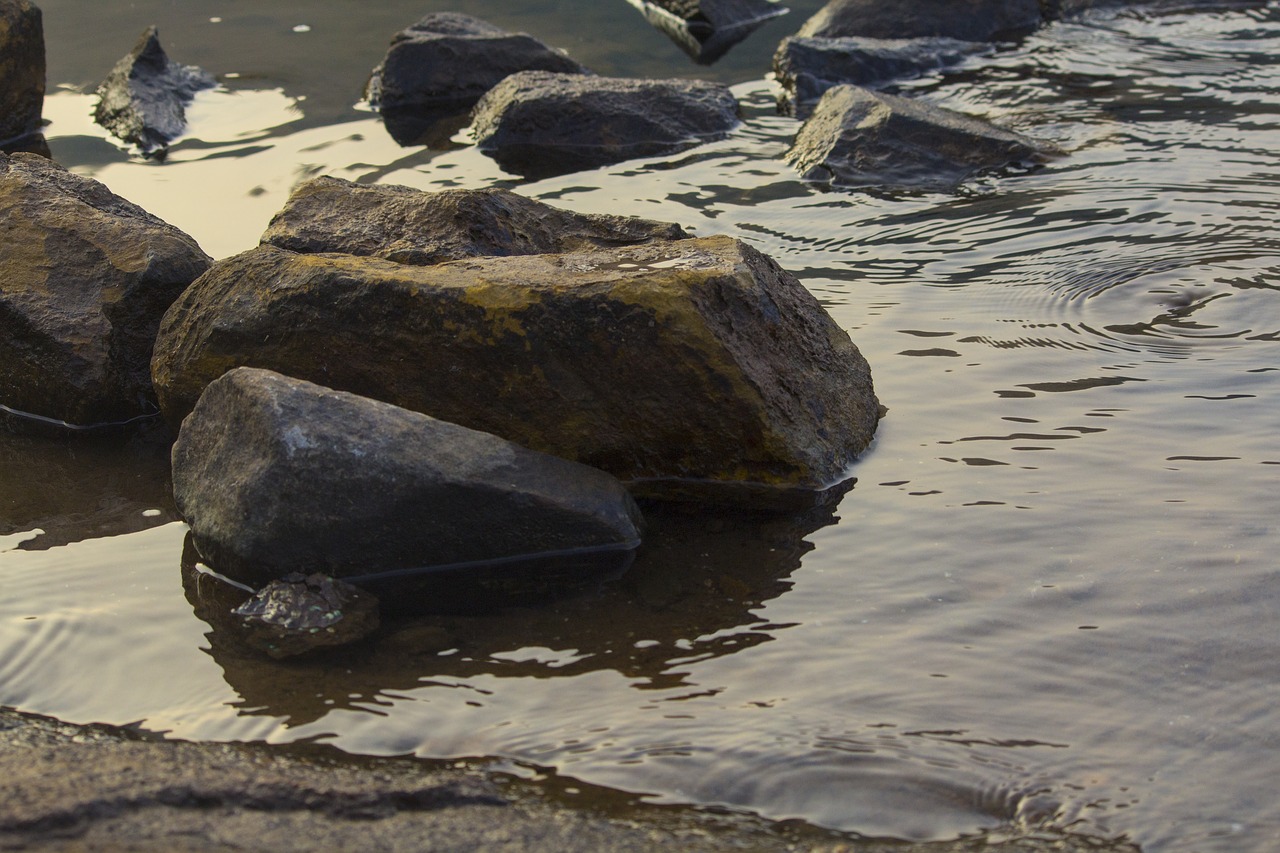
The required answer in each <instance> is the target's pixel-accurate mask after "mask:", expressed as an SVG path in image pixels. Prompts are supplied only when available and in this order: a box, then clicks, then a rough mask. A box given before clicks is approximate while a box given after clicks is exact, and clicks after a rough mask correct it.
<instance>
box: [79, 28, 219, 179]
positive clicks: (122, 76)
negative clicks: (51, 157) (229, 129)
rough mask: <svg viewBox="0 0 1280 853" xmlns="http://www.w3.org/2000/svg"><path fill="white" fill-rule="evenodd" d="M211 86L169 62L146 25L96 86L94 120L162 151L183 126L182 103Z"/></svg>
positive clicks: (201, 75)
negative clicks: (135, 41)
mask: <svg viewBox="0 0 1280 853" xmlns="http://www.w3.org/2000/svg"><path fill="white" fill-rule="evenodd" d="M214 85H216V82H215V81H214V79H213V78H212V77H210V76H209V75H208V74H206V73H205V72H204V71H201V70H200V69H199V68H196V67H195V66H194V65H179V64H178V63H176V62H172V61H171V60H170V59H169V57H168V55H167V54H165V52H164V48H163V47H161V46H160V36H159V32H158V31H157V30H156V28H155V27H148V28H147V29H146V30H145V31H144V32H143V33H142V37H141V38H139V39H138V43H137V44H136V45H134V47H133V50H131V51H129V53H128V54H127V55H126V56H125V57H124V58H122V59H121V60H120V61H119V62H117V63H116V66H115V67H114V68H112V69H111V73H110V74H108V75H107V79H106V80H104V81H102V84H101V85H100V86H98V92H97V94H98V106H97V107H96V108H95V109H94V111H93V119H94V121H96V122H97V123H98V124H100V125H102V126H103V127H105V128H106V129H107V130H108V131H110V132H111V133H112V134H114V135H115V136H117V137H119V138H120V139H122V140H124V141H125V142H128V143H131V144H134V145H137V146H138V148H139V150H140V151H141V152H142V153H143V154H145V155H147V156H156V157H159V156H163V152H165V151H166V150H167V148H168V145H169V143H170V142H172V141H173V140H175V139H177V138H178V137H179V136H181V135H182V134H183V133H185V132H186V129H187V105H188V104H190V103H191V100H192V98H194V97H195V95H196V93H197V92H199V91H201V90H202V89H209V88H211V87H213V86H214Z"/></svg>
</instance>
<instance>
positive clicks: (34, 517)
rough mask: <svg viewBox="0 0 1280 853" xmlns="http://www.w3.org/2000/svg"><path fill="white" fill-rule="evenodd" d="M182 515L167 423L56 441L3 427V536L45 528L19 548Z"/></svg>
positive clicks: (58, 542)
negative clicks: (176, 502) (157, 427)
mask: <svg viewBox="0 0 1280 853" xmlns="http://www.w3.org/2000/svg"><path fill="white" fill-rule="evenodd" d="M177 517H178V516H177V510H175V509H174V506H173V496H172V490H171V489H170V487H169V453H168V438H167V435H166V434H164V431H163V430H162V429H161V430H152V431H142V432H138V433H136V434H134V435H133V436H131V437H119V436H115V437H109V438H87V437H82V436H72V437H67V438H64V439H62V440H57V439H52V440H51V439H50V438H48V437H43V436H28V435H18V434H12V433H9V432H6V431H4V429H3V428H0V536H7V535H11V534H15V533H26V532H29V531H35V530H40V531H42V532H41V533H40V534H39V535H37V536H35V537H33V538H30V539H28V540H26V541H25V542H23V543H22V544H21V545H19V546H18V547H20V548H23V549H25V550H41V549H45V548H53V547H55V546H58V545H65V544H67V543H70V542H79V541H82V540H85V539H97V538H102V537H106V536H119V535H122V534H125V533H135V532H137V531H140V530H146V529H148V528H151V527H156V526H158V525H160V524H165V523H167V522H170V521H174V520H175V519H177Z"/></svg>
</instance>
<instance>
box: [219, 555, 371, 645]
mask: <svg viewBox="0 0 1280 853" xmlns="http://www.w3.org/2000/svg"><path fill="white" fill-rule="evenodd" d="M231 615H232V616H234V617H236V618H238V619H239V621H240V627H241V633H242V635H243V639H244V642H245V643H247V644H248V645H250V646H252V647H254V648H256V649H258V650H260V651H262V652H264V653H265V654H267V655H268V656H270V657H272V658H277V659H280V658H291V657H297V656H298V655H302V654H306V653H308V652H313V651H316V650H318V649H325V648H330V647H332V646H345V645H348V644H350V643H355V642H358V641H360V640H363V639H364V638H365V637H367V636H369V635H370V634H372V633H373V632H374V631H376V630H378V625H379V624H380V619H379V613H378V599H377V598H376V597H375V596H373V595H371V594H370V593H368V592H365V591H364V590H361V589H359V588H358V587H354V586H352V585H351V584H349V583H343V582H342V581H340V580H335V579H334V578H331V577H328V576H327V575H321V574H310V575H304V574H302V573H301V572H295V573H293V574H289V575H285V576H284V577H282V578H280V579H279V580H274V581H272V582H271V583H269V584H267V585H266V586H264V587H263V588H262V589H260V590H258V592H257V594H255V595H254V596H253V597H252V598H250V599H249V600H248V601H246V602H244V603H243V604H241V605H240V606H239V607H237V608H236V609H235V610H233V611H231Z"/></svg>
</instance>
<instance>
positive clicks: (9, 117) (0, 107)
mask: <svg viewBox="0 0 1280 853" xmlns="http://www.w3.org/2000/svg"><path fill="white" fill-rule="evenodd" d="M43 109H44V23H43V17H42V15H41V14H40V8H39V7H38V6H36V5H35V4H34V3H31V2H29V0H0V143H8V142H10V141H11V140H14V139H16V138H18V137H21V136H26V135H27V134H29V133H33V132H35V131H36V130H38V129H39V127H40V115H41V112H42V111H43Z"/></svg>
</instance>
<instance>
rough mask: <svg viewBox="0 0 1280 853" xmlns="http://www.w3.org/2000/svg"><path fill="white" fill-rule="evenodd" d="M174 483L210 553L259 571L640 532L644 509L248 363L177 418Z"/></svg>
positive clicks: (458, 432) (604, 484)
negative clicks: (180, 421)
mask: <svg viewBox="0 0 1280 853" xmlns="http://www.w3.org/2000/svg"><path fill="white" fill-rule="evenodd" d="M173 494H174V500H175V502H176V504H177V507H178V511H179V512H180V513H181V514H182V517H183V518H184V519H186V521H187V523H188V524H189V525H190V526H191V538H192V541H193V543H194V545H195V547H196V550H197V551H199V553H200V554H201V556H203V557H204V559H205V560H206V561H208V564H209V566H210V567H211V568H213V569H214V570H215V571H217V572H219V573H220V574H223V575H225V576H227V577H229V578H231V579H232V580H236V581H240V582H242V583H246V584H249V585H254V586H256V585H259V584H264V583H269V582H270V581H272V580H276V579H279V578H283V577H285V576H287V575H289V574H291V573H293V572H303V573H304V574H314V573H320V574H323V575H327V576H330V577H334V578H356V577H360V576H364V575H378V574H384V573H387V572H396V571H402V570H410V569H420V568H426V567H430V566H439V565H451V564H456V563H465V562H475V561H492V560H499V559H504V558H510V557H516V556H522V555H527V554H532V553H547V552H557V551H572V550H576V549H589V548H634V547H636V546H637V545H638V544H639V540H640V524H641V522H640V516H639V510H637V509H636V506H635V503H634V502H633V501H632V499H631V497H630V496H629V495H628V494H627V492H626V490H625V489H624V488H623V487H622V485H621V484H620V483H618V481H617V480H615V479H614V478H613V477H610V476H609V475H607V474H605V473H604V472H602V471H597V470H595V469H593V468H589V467H587V466H585V465H579V464H576V463H573V462H568V461H566V460H563V459H558V458H556V457H554V456H549V455H547V454H543V453H537V452H534V451H531V450H527V449H525V448H523V447H520V446H518V445H515V444H513V443H511V442H509V441H505V440H503V439H501V438H498V437H496V436H493V435H488V434H485V433H482V432H478V431H476V430H471V429H467V428H465V427H461V426H458V425H456V424H451V423H446V422H444V421H440V420H437V419H435V418H431V417H428V416H426V415H423V414H420V413H418V412H411V411H408V410H406V409H402V408H400V407H398V406H393V405H390V404H388V403H381V402H378V401H375V400H370V399H367V398H364V397H360V396H357V395H355V394H348V393H346V392H342V391H334V390H332V389H329V388H325V387H322V386H320V385H315V384H313V383H310V382H304V381H302V380H299V379H292V378H289V377H287V376H282V375H280V374H278V373H274V372H271V371H268V370H255V369H251V368H241V369H238V370H233V371H230V372H229V373H227V374H226V375H224V376H222V377H220V378H219V379H218V380H217V381H215V382H213V383H212V384H210V385H209V387H208V388H207V389H206V390H205V392H204V394H203V395H201V397H200V401H199V403H198V404H197V406H196V408H195V409H194V410H193V411H192V413H191V414H190V416H188V417H187V419H186V420H185V421H184V422H183V424H182V429H181V430H180V431H179V433H178V439H177V441H176V442H175V443H174V446H173Z"/></svg>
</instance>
